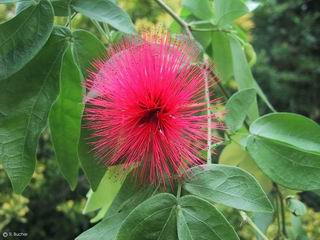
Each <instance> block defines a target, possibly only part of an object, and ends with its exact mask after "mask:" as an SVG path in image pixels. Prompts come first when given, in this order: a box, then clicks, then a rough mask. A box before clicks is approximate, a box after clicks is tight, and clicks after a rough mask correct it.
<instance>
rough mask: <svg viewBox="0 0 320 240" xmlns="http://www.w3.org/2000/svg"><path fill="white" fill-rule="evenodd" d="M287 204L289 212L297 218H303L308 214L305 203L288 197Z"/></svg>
mask: <svg viewBox="0 0 320 240" xmlns="http://www.w3.org/2000/svg"><path fill="white" fill-rule="evenodd" d="M286 203H287V206H288V209H289V211H290V212H291V213H292V214H293V215H295V216H301V215H303V214H305V213H306V212H307V208H306V206H305V205H304V203H303V202H301V201H300V200H298V199H296V198H294V197H293V196H289V197H287V198H286Z"/></svg>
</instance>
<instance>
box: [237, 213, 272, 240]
mask: <svg viewBox="0 0 320 240" xmlns="http://www.w3.org/2000/svg"><path fill="white" fill-rule="evenodd" d="M240 215H241V217H242V219H243V221H244V222H246V223H248V224H249V225H250V226H251V227H252V228H253V229H254V230H255V231H256V233H257V234H259V235H260V237H261V238H262V239H263V240H269V239H268V238H267V236H266V235H264V233H263V232H262V231H261V230H260V229H259V228H258V227H257V225H256V224H255V223H254V222H253V221H252V220H251V218H250V217H249V216H248V215H247V214H246V213H245V212H243V211H240Z"/></svg>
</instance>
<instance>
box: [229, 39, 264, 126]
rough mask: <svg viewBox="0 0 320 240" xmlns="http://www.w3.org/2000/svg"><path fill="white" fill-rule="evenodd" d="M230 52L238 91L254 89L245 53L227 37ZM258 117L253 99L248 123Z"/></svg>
mask: <svg viewBox="0 0 320 240" xmlns="http://www.w3.org/2000/svg"><path fill="white" fill-rule="evenodd" d="M229 41H230V46H231V52H232V66H233V75H234V78H235V80H236V82H237V84H238V85H239V89H240V90H242V89H247V88H255V87H256V84H255V80H254V79H253V76H252V73H251V70H250V67H249V65H248V62H247V59H246V56H245V53H244V51H243V49H242V47H241V44H240V42H239V41H238V40H237V39H234V38H233V37H229ZM258 116H259V112H258V105H257V100H256V99H255V100H254V102H253V104H252V105H251V107H250V109H249V112H248V117H249V120H250V121H254V120H255V119H257V118H258Z"/></svg>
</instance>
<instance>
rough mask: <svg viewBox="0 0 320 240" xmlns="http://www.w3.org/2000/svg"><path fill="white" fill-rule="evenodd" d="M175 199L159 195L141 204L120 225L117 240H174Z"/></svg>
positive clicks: (166, 195)
mask: <svg viewBox="0 0 320 240" xmlns="http://www.w3.org/2000/svg"><path fill="white" fill-rule="evenodd" d="M176 207H177V199H176V198H175V196H173V195H172V194H168V193H160V194H157V195H155V196H154V197H151V198H150V199H148V200H146V201H145V202H143V203H141V204H140V205H139V206H138V207H136V208H135V209H134V210H133V211H132V212H131V213H130V214H129V216H128V217H127V218H126V219H125V220H124V222H123V223H122V225H121V227H120V230H119V233H118V236H117V240H152V239H155V240H176V239H177V236H176V235H177V233H176V224H175V222H176Z"/></svg>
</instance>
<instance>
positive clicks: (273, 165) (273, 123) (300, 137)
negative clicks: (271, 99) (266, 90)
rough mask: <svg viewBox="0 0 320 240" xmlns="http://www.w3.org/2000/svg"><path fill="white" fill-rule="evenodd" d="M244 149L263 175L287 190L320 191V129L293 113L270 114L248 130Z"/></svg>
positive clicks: (310, 121) (313, 123) (258, 120)
mask: <svg viewBox="0 0 320 240" xmlns="http://www.w3.org/2000/svg"><path fill="white" fill-rule="evenodd" d="M250 133H251V136H250V138H249V140H248V142H247V149H248V151H249V153H250V155H251V156H252V158H253V159H254V160H255V161H256V163H257V165H258V166H259V168H260V169H262V171H263V172H264V173H265V174H266V175H267V176H269V177H270V178H271V179H272V180H273V181H275V182H277V183H279V184H280V185H283V186H285V187H287V188H290V189H296V190H315V189H319V188H320V152H319V151H320V141H319V139H320V127H319V125H317V124H316V123H315V122H313V121H312V120H310V119H308V118H306V117H303V116H301V115H297V114H293V113H272V114H268V115H265V116H263V117H261V118H259V119H257V120H256V121H255V122H254V123H253V124H252V125H251V126H250Z"/></svg>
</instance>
